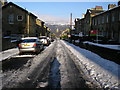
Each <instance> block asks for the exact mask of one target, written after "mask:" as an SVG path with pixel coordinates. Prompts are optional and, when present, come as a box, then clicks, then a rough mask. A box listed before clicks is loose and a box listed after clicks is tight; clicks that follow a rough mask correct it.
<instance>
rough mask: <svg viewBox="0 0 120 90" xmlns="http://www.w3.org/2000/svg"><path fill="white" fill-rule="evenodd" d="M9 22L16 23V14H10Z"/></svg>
mask: <svg viewBox="0 0 120 90" xmlns="http://www.w3.org/2000/svg"><path fill="white" fill-rule="evenodd" d="M8 23H9V24H14V14H10V15H9V16H8Z"/></svg>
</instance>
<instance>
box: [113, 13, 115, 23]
mask: <svg viewBox="0 0 120 90" xmlns="http://www.w3.org/2000/svg"><path fill="white" fill-rule="evenodd" d="M112 21H113V22H114V21H115V16H114V14H112Z"/></svg>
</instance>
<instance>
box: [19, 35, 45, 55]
mask: <svg viewBox="0 0 120 90" xmlns="http://www.w3.org/2000/svg"><path fill="white" fill-rule="evenodd" d="M18 48H19V52H20V54H21V53H23V52H34V53H39V52H40V51H41V50H42V49H43V48H44V47H43V44H42V42H41V41H40V40H39V39H38V38H37V37H26V38H22V42H21V43H20V44H19V46H18Z"/></svg>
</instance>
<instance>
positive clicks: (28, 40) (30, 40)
mask: <svg viewBox="0 0 120 90" xmlns="http://www.w3.org/2000/svg"><path fill="white" fill-rule="evenodd" d="M36 40H37V39H25V40H24V41H22V43H25V42H36Z"/></svg>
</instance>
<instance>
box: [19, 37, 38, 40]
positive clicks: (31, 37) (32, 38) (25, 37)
mask: <svg viewBox="0 0 120 90" xmlns="http://www.w3.org/2000/svg"><path fill="white" fill-rule="evenodd" d="M21 39H22V40H25V39H38V38H37V37H24V38H21Z"/></svg>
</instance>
